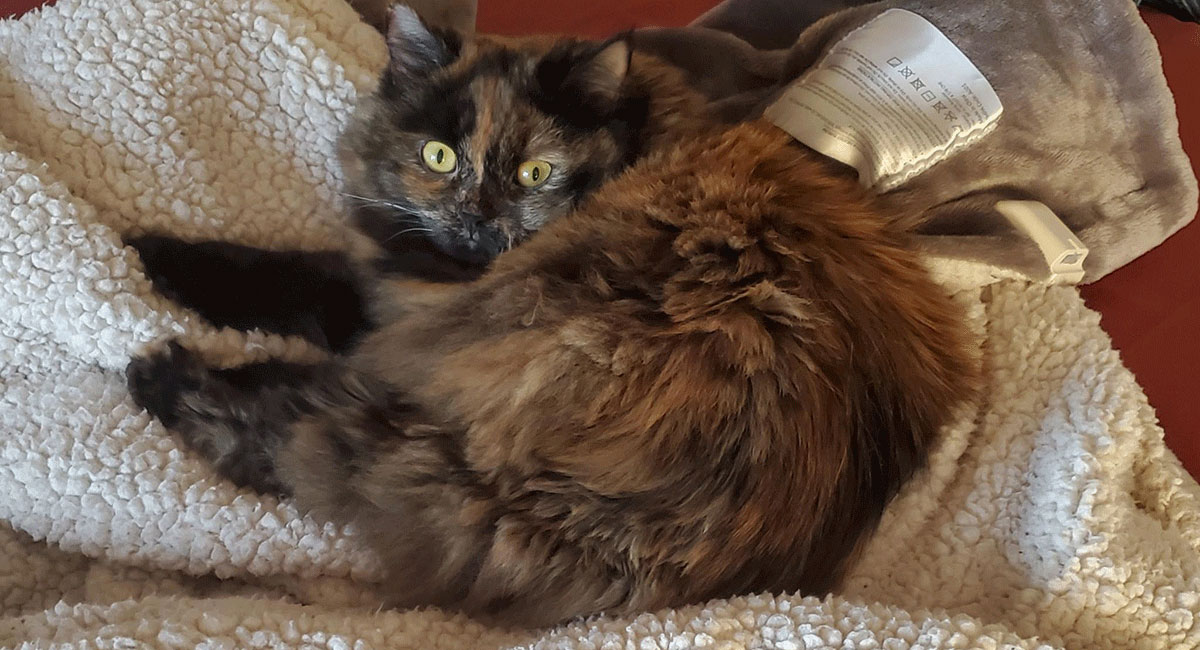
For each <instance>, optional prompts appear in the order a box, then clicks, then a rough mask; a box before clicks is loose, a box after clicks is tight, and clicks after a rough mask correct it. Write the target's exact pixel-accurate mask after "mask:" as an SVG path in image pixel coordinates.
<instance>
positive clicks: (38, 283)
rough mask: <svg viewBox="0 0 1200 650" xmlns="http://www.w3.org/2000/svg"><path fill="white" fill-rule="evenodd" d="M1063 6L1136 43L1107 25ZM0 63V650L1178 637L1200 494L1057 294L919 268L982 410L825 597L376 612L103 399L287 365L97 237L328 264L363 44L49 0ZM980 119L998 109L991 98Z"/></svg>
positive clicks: (376, 47)
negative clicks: (211, 364) (144, 234)
mask: <svg viewBox="0 0 1200 650" xmlns="http://www.w3.org/2000/svg"><path fill="white" fill-rule="evenodd" d="M764 1H765V0H764ZM1030 2H1032V0H1030ZM1079 2H1080V4H1078V5H1077V6H1078V10H1079V11H1084V8H1085V7H1086V8H1087V10H1088V11H1090V12H1092V13H1094V14H1097V15H1102V16H1105V17H1106V18H1105V19H1104V20H1101V21H1099V22H1097V23H1096V24H1097V25H1102V26H1104V25H1107V26H1108V27H1110V28H1111V27H1113V26H1120V27H1121V29H1123V30H1124V32H1123V33H1126V34H1129V35H1131V39H1132V40H1130V45H1129V47H1130V48H1131V51H1132V52H1144V49H1145V47H1146V46H1147V43H1148V39H1149V36H1148V34H1147V33H1146V32H1145V30H1143V29H1142V28H1141V27H1140V26H1138V24H1137V23H1136V16H1135V15H1133V14H1132V12H1129V11H1126V10H1125V4H1127V3H1125V2H1124V1H1123V0H1111V1H1107V0H1106V1H1103V2H1093V1H1090V0H1089V1H1088V2H1086V3H1084V2H1083V0H1079ZM926 4H927V5H929V6H932V4H931V3H926ZM945 4H946V6H951V5H959V6H960V9H958V10H961V11H964V12H983V13H987V12H989V11H991V7H992V6H993V4H1001V3H972V4H971V5H967V6H962V5H961V3H955V2H952V1H951V0H946V3H945ZM985 4H986V6H985ZM1055 4H1058V5H1063V6H1066V4H1068V3H1067V2H1065V0H1064V1H1061V2H1058V3H1055ZM1073 6H1074V5H1073ZM798 13H802V12H798ZM981 19H982V18H981ZM936 22H937V20H935V23H936ZM1080 29H1085V28H1084V27H1080V26H1078V25H1072V26H1067V25H1060V24H1055V23H1041V24H1040V25H1039V30H1041V31H1040V33H1042V34H1043V35H1044V37H1045V38H1047V39H1053V38H1056V34H1059V33H1062V32H1072V31H1073V30H1080ZM1097 29H1098V28H1097ZM948 31H950V32H951V36H952V38H953V36H954V34H953V33H952V30H948ZM1013 47H1014V48H1015V49H1020V47H1022V46H1021V45H1020V44H1019V43H1015V42H1014V43H1013ZM0 52H3V54H4V58H3V60H2V61H0V305H2V306H3V308H2V309H0V459H2V460H0V548H2V550H0V646H4V647H13V646H22V645H23V644H24V646H25V647H74V648H94V647H122V648H125V647H194V646H196V645H198V644H203V643H206V642H207V643H208V645H209V646H210V647H274V648H301V647H306V648H307V647H329V648H351V647H353V648H372V647H395V648H505V647H531V648H547V649H548V648H588V649H593V650H595V649H601V648H604V649H608V648H639V649H641V648H644V649H650V648H658V649H667V648H670V649H673V650H674V649H682V648H692V647H708V648H777V649H780V650H797V649H802V648H807V649H812V648H863V649H866V648H885V649H888V650H893V649H903V648H1001V647H1004V648H1039V647H1061V648H1073V649H1080V650H1083V649H1093V648H1100V649H1103V648H1188V647H1196V646H1198V645H1200V619H1198V617H1200V555H1198V551H1200V489H1198V487H1197V485H1196V484H1195V483H1194V482H1193V481H1192V480H1191V479H1190V478H1189V477H1188V476H1187V475H1186V474H1185V473H1184V472H1183V470H1182V469H1181V467H1180V465H1179V463H1178V462H1177V461H1176V459H1175V458H1174V457H1173V456H1172V455H1171V454H1170V452H1168V451H1167V450H1166V449H1165V448H1164V446H1163V442H1162V432H1161V430H1160V429H1159V428H1158V427H1157V425H1156V424H1155V418H1154V414H1153V412H1152V410H1151V409H1150V407H1149V406H1148V405H1147V403H1146V400H1145V397H1144V396H1143V394H1142V392H1141V390H1140V389H1139V388H1138V386H1137V385H1136V383H1135V382H1134V379H1133V377H1132V376H1131V374H1130V373H1129V372H1128V371H1127V370H1126V369H1125V368H1124V367H1122V365H1121V363H1120V360H1119V358H1118V356H1117V354H1116V353H1115V352H1114V351H1113V350H1112V348H1111V346H1110V343H1109V340H1108V338H1107V336H1105V334H1104V332H1103V331H1102V330H1101V329H1100V327H1099V318H1098V316H1097V315H1096V314H1094V313H1092V312H1090V311H1088V310H1087V309H1086V308H1085V307H1084V305H1083V303H1082V301H1081V300H1080V298H1079V295H1078V294H1077V292H1076V291H1075V290H1074V289H1073V288H1070V287H1062V286H1057V287H1052V286H1046V285H1043V284H1039V283H1034V282H1030V281H1028V280H1026V279H1021V277H1020V275H1019V274H1018V273H1014V272H1012V271H1011V270H1006V269H1003V268H1000V267H996V266H988V265H985V264H981V263H979V261H978V260H976V261H974V262H972V261H963V260H958V261H955V260H947V259H941V260H937V259H935V260H931V264H932V265H933V266H934V267H935V268H936V270H937V272H938V273H939V276H940V277H942V278H943V279H944V281H945V282H946V287H947V291H949V292H951V293H953V294H954V295H955V296H956V297H957V299H959V300H961V301H963V303H964V304H965V305H967V307H968V309H969V312H970V314H971V322H972V324H973V326H974V328H975V331H976V334H977V336H978V340H979V345H980V346H981V348H982V350H983V351H984V355H983V358H984V361H983V363H984V364H985V370H986V375H987V378H988V383H989V386H988V390H987V391H986V400H985V401H984V402H982V403H981V404H979V405H978V406H977V407H976V408H973V409H971V410H969V412H964V413H962V415H961V418H960V419H959V420H958V422H957V423H956V424H955V425H953V426H950V427H948V428H947V431H946V437H945V442H944V443H943V444H942V445H941V447H940V448H939V450H938V451H937V453H936V455H935V457H934V458H933V462H932V465H931V467H930V469H929V471H928V472H926V473H924V474H922V475H921V476H920V477H919V478H918V479H917V480H915V481H914V482H913V483H911V484H910V485H909V486H908V488H907V489H906V490H905V491H904V492H903V494H902V495H901V496H900V497H899V498H898V499H897V500H896V501H895V502H894V504H893V505H892V507H891V508H890V509H889V510H888V512H887V513H886V516H885V517H884V520H883V522H882V524H881V527H880V530H879V532H878V534H877V535H875V537H874V538H873V540H872V542H871V544H870V545H869V548H867V549H866V552H865V554H864V555H863V557H862V559H861V561H860V562H859V563H858V565H857V566H856V568H855V569H854V570H853V572H852V574H851V575H850V577H849V579H848V580H847V582H846V584H845V585H844V587H843V588H842V589H840V590H839V591H838V593H836V594H835V595H831V596H828V597H825V598H811V597H810V598H803V597H800V596H796V595H791V594H755V595H745V596H742V597H737V598H733V599H730V600H721V601H715V602H709V603H695V604H694V605H692V606H688V607H683V608H680V609H678V610H673V611H661V612H647V613H645V614H643V615H641V616H638V617H635V618H631V619H622V620H616V619H610V618H599V619H595V620H588V621H580V622H577V623H574V624H571V625H567V626H565V627H563V628H561V629H557V630H537V631H529V630H499V629H489V628H485V627H482V626H480V625H478V624H476V623H474V622H471V621H469V620H466V619H464V618H461V617H457V616H450V615H446V614H443V613H440V612H437V611H410V612H397V611H382V610H380V609H379V608H378V606H377V605H376V602H375V600H374V599H373V598H372V596H371V593H372V591H371V588H370V585H371V583H372V581H373V580H375V579H377V577H378V575H379V573H378V567H377V565H376V561H375V559H374V558H373V557H371V556H370V555H369V554H368V553H366V552H365V551H363V550H362V549H361V548H360V546H359V545H358V544H357V543H356V540H355V537H354V531H352V530H341V529H338V528H336V527H334V526H330V525H325V524H322V523H321V522H318V521H315V520H312V519H310V518H307V517H305V516H303V515H302V514H301V513H299V512H297V511H296V509H295V508H294V507H293V506H292V505H291V504H290V503H289V502H287V501H283V502H280V501H277V500H275V499H273V498H267V497H262V496H259V495H257V494H254V493H252V492H249V491H244V490H238V489H236V488H234V487H233V486H232V485H231V484H229V483H227V482H225V481H223V480H221V479H219V478H218V477H217V476H215V475H214V474H213V473H212V472H211V471H210V470H209V469H208V468H207V467H206V466H205V465H204V463H202V462H201V461H200V460H199V459H197V458H195V457H193V456H191V455H190V454H188V453H187V452H185V451H183V450H182V449H181V448H180V446H179V445H178V443H177V442H176V440H175V439H174V438H173V437H172V435H171V434H170V432H169V431H166V430H164V429H163V428H162V427H161V426H160V425H159V424H157V423H156V422H154V421H152V420H151V419H150V418H149V417H148V416H147V415H146V414H145V413H143V412H142V411H141V410H140V409H137V408H136V407H134V405H133V404H132V402H131V401H130V399H129V397H128V395H127V393H126V390H125V388H124V381H123V377H122V369H123V367H124V366H125V364H126V362H127V361H128V359H129V357H130V355H131V354H133V353H134V352H135V351H136V350H137V349H138V348H140V347H141V346H143V345H146V344H149V343H152V342H153V341H155V340H158V339H161V338H163V337H167V336H182V337H184V338H185V339H186V341H187V342H188V344H189V345H192V346H195V347H197V348H201V349H204V350H205V351H207V352H208V353H210V354H212V355H215V356H219V357H222V358H224V359H227V360H228V361H229V362H230V363H236V362H244V361H249V360H254V359H261V358H265V357H267V356H276V357H285V358H304V357H306V356H312V355H315V354H317V352H316V351H315V350H312V349H310V348H308V347H306V346H305V345H304V343H303V342H301V341H296V340H291V339H287V340H285V339H282V338H278V337H270V336H261V335H250V336H246V335H243V334H240V333H236V332H228V331H214V330H213V329H211V328H210V327H209V326H207V325H205V324H204V323H203V322H202V321H200V320H199V319H198V318H197V317H196V316H195V315H194V314H192V313H189V312H188V311H186V310H184V309H182V308H180V307H178V306H176V305H173V304H171V303H169V302H168V301H165V300H163V299H162V298H159V297H157V296H156V295H155V294H154V293H153V292H152V291H151V287H150V284H149V282H148V281H147V280H146V278H145V277H144V276H143V275H142V273H141V267H140V264H139V262H138V260H137V258H136V255H135V254H134V253H133V251H132V250H131V249H125V248H123V247H122V245H121V236H122V235H124V234H128V233H137V232H141V231H143V230H147V229H161V230H169V231H172V232H175V233H177V234H179V235H182V236H187V237H197V238H201V237H206V238H224V239H229V240H235V241H240V242H245V243H249V244H256V245H261V246H279V247H284V246H286V247H294V246H303V247H336V246H339V245H341V244H342V241H343V239H342V237H343V232H344V231H343V230H342V225H341V221H340V216H339V215H340V214H341V210H340V206H339V201H338V199H339V197H338V194H337V188H338V180H339V178H338V176H339V172H338V170H337V168H336V165H335V164H334V162H333V160H334V157H333V155H332V152H333V147H334V140H335V137H336V134H337V133H338V132H339V130H340V128H341V126H342V124H343V123H344V122H345V120H346V117H347V115H348V114H349V111H350V110H351V106H352V105H353V102H354V98H355V96H356V95H357V94H358V93H360V92H362V91H363V90H365V89H367V88H369V87H370V86H371V85H372V84H373V83H374V78H375V74H376V71H377V70H378V69H379V68H380V66H381V65H382V63H383V61H384V58H385V52H384V49H383V43H382V40H381V39H380V38H379V36H378V34H377V33H375V32H374V31H373V30H371V29H370V28H369V27H367V26H366V25H364V24H362V23H360V22H359V20H358V18H357V16H356V14H355V13H354V12H353V11H352V10H351V9H350V8H349V6H348V5H346V4H345V3H344V2H342V0H290V1H289V0H180V1H179V2H175V3H170V4H163V3H159V2H154V1H153V0H59V2H58V3H57V4H56V5H55V6H53V7H51V8H47V9H43V10H42V11H41V12H40V13H36V14H32V15H27V16H25V17H23V18H21V19H20V20H16V21H7V22H3V23H0ZM1077 54H1078V55H1080V56H1088V54H1087V53H1086V52H1078V53H1077ZM1143 63H1144V64H1145V66H1144V67H1143V68H1139V69H1138V70H1137V74H1138V75H1141V76H1142V78H1149V79H1153V80H1155V81H1154V82H1153V83H1154V84H1157V86H1156V87H1158V88H1159V89H1160V90H1161V92H1163V93H1165V86H1162V83H1161V78H1160V76H1159V72H1158V70H1157V68H1156V67H1155V65H1154V62H1153V61H1149V60H1144V61H1143ZM1106 97H1108V98H1109V99H1112V100H1113V101H1118V100H1119V97H1116V96H1112V97H1109V96H1106ZM1094 99H1096V101H1100V98H1094ZM1005 101H1010V100H1008V99H1006V100H1005ZM1156 101H1160V102H1164V103H1166V102H1168V101H1169V98H1167V97H1166V96H1165V95H1161V96H1159V97H1157V99H1156ZM1007 117H1008V118H1010V119H1021V118H1020V114H1019V112H1018V111H1016V110H1014V109H1013V104H1011V103H1010V104H1008V113H1007ZM1129 119H1130V121H1131V124H1139V125H1140V124H1141V121H1140V120H1141V119H1143V118H1142V117H1141V116H1139V115H1130V116H1129ZM1122 133H1124V132H1122ZM1120 135H1121V134H1120V133H1117V134H1114V136H1113V137H1120ZM1054 137H1055V134H1053V133H1046V134H1044V142H1045V145H1046V151H1047V152H1048V155H1054V152H1055V151H1056V149H1055V147H1054ZM1158 142H1159V143H1160V144H1162V146H1163V147H1165V148H1166V149H1169V148H1170V147H1171V146H1174V147H1177V146H1178V144H1177V143H1174V142H1173V141H1172V140H1170V138H1169V137H1167V136H1166V135H1162V136H1160V137H1159V140H1158ZM1163 143H1165V144H1163ZM987 146H990V145H989V144H988V141H987V140H985V141H983V142H981V143H979V144H977V145H976V147H981V148H982V147H987ZM1129 164H1131V165H1133V166H1137V165H1140V164H1141V163H1139V162H1132V163H1129ZM1139 169H1140V168H1139ZM930 173H932V170H931V172H930ZM1098 182H1099V181H1098ZM1072 187H1074V186H1072ZM1178 191H1180V192H1184V193H1186V192H1189V191H1191V190H1190V189H1189V186H1187V185H1186V184H1180V187H1179V188H1178ZM1068 198H1069V197H1068ZM1138 217H1139V215H1138V214H1136V213H1134V212H1128V213H1123V212H1122V213H1116V214H1115V217H1114V218H1121V219H1137V218H1138ZM1135 252H1137V251H1135Z"/></svg>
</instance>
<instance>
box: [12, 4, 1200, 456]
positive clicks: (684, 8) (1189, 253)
mask: <svg viewBox="0 0 1200 650" xmlns="http://www.w3.org/2000/svg"><path fill="white" fill-rule="evenodd" d="M41 4H49V3H44V2H42V1H39V0H0V17H2V16H8V15H13V14H19V13H21V12H23V11H26V10H28V9H29V8H31V7H35V6H38V5H41ZM479 4H480V7H479V25H480V29H481V30H482V31H488V32H497V33H505V34H521V33H533V32H562V33H572V34H580V35H589V36H605V35H608V34H611V33H613V32H616V31H619V30H622V29H628V28H631V27H641V26H649V25H658V26H671V25H682V24H685V23H687V22H689V21H690V20H692V19H693V18H694V17H695V16H697V15H699V14H700V13H701V12H703V11H704V10H706V9H708V8H709V7H711V6H713V5H715V4H716V0H593V1H591V2H578V1H577V2H571V3H558V4H557V5H553V4H544V5H538V4H531V3H530V2H529V1H528V0H480V3H479ZM531 7H538V10H537V11H532V10H531ZM1145 17H1146V21H1147V22H1148V23H1149V24H1150V28H1151V29H1152V30H1153V32H1154V34H1155V36H1156V37H1157V38H1158V42H1159V46H1160V49H1161V50H1162V52H1163V59H1164V68H1165V72H1166V75H1167V80H1168V82H1169V83H1170V84H1171V88H1172V90H1173V91H1174V92H1175V95H1176V101H1177V105H1178V113H1179V116H1180V121H1181V123H1182V124H1181V128H1180V131H1181V135H1182V136H1183V139H1184V148H1185V149H1186V150H1187V151H1188V154H1189V155H1190V156H1191V158H1192V161H1193V165H1197V163H1200V76H1198V75H1196V74H1195V72H1194V70H1191V69H1190V68H1194V67H1195V62H1196V61H1200V26H1198V25H1190V24H1184V23H1181V22H1178V21H1175V20H1173V19H1171V18H1169V17H1166V16H1164V15H1161V14H1155V13H1152V12H1147V13H1146V14H1145ZM1083 296H1084V298H1085V299H1086V300H1087V303H1088V305H1089V306H1091V307H1092V308H1093V309H1096V310H1097V311H1099V312H1100V313H1101V315H1102V317H1103V324H1104V328H1105V329H1106V330H1107V331H1108V332H1109V334H1110V335H1111V336H1112V338H1113V343H1114V345H1115V346H1116V348H1117V349H1118V350H1120V352H1121V356H1122V358H1123V359H1124V361H1125V363H1126V365H1128V366H1129V368H1131V369H1132V370H1133V372H1134V373H1135V374H1136V375H1137V378H1138V381H1139V382H1140V383H1141V384H1142V386H1143V387H1144V388H1145V390H1146V394H1147V395H1148V396H1149V398H1150V402H1151V404H1153V405H1154V407H1155V408H1156V409H1157V411H1158V414H1159V419H1160V421H1161V422H1162V424H1163V427H1164V428H1165V429H1166V432H1167V443H1168V444H1169V445H1170V446H1171V448H1172V449H1173V450H1174V451H1175V453H1176V454H1178V455H1179V457H1180V458H1181V459H1182V460H1183V462H1184V464H1185V465H1186V466H1187V467H1188V469H1189V471H1191V472H1192V475H1193V476H1200V435H1197V428H1198V427H1200V373H1198V372H1197V369H1198V368H1200V224H1198V223H1193V224H1191V225H1189V226H1187V227H1186V228H1184V229H1183V230H1182V231H1180V232H1179V233H1178V234H1176V235H1175V236H1174V237H1172V238H1171V239H1170V240H1168V241H1167V242H1166V243H1165V244H1163V245H1162V246H1160V247H1158V248H1156V249H1155V250H1153V251H1151V252H1150V253H1147V254H1146V255H1144V256H1143V257H1142V258H1140V259H1138V260H1136V261H1134V262H1133V263H1131V264H1129V265H1128V266H1126V267H1124V268H1122V269H1120V270H1118V271H1117V272H1116V273H1113V274H1112V275H1110V276H1108V277H1107V278H1105V279H1103V280H1101V281H1100V282H1097V283H1096V284H1093V285H1088V286H1086V287H1084V288H1083Z"/></svg>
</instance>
